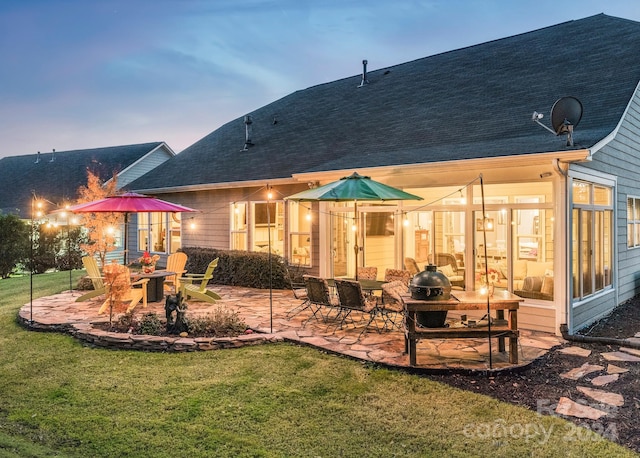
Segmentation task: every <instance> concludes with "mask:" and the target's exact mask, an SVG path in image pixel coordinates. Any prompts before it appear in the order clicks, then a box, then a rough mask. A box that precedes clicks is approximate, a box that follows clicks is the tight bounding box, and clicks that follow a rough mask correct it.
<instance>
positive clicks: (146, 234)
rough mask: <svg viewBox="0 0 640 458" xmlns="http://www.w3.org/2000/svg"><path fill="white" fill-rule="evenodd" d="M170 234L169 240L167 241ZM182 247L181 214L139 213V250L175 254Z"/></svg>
mask: <svg viewBox="0 0 640 458" xmlns="http://www.w3.org/2000/svg"><path fill="white" fill-rule="evenodd" d="M167 234H169V240H167ZM180 245H181V217H180V214H179V213H166V212H162V213H156V212H154V213H138V250H139V251H149V252H152V253H174V252H176V251H177V250H178V248H180Z"/></svg>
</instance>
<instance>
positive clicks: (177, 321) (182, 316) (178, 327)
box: [164, 291, 188, 334]
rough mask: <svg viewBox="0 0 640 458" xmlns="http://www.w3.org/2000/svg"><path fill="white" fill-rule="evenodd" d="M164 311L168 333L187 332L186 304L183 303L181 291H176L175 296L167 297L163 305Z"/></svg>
mask: <svg viewBox="0 0 640 458" xmlns="http://www.w3.org/2000/svg"><path fill="white" fill-rule="evenodd" d="M164 310H165V315H166V317H167V332H168V333H170V334H180V333H183V332H187V331H188V324H187V317H186V314H187V303H186V302H185V301H184V297H182V291H178V294H176V295H175V296H173V295H169V296H167V299H166V300H165V304H164ZM174 314H175V317H174Z"/></svg>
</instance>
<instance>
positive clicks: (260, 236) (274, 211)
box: [252, 201, 284, 256]
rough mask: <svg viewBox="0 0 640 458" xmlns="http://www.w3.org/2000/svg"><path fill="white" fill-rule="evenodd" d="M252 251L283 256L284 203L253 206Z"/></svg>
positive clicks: (263, 203)
mask: <svg viewBox="0 0 640 458" xmlns="http://www.w3.org/2000/svg"><path fill="white" fill-rule="evenodd" d="M252 229H253V231H252V235H253V251H264V252H268V251H269V243H271V252H272V253H275V254H279V255H280V256H284V202H282V201H277V202H268V203H267V202H256V203H254V204H253V228H252Z"/></svg>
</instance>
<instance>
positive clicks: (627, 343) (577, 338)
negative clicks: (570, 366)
mask: <svg viewBox="0 0 640 458" xmlns="http://www.w3.org/2000/svg"><path fill="white" fill-rule="evenodd" d="M560 333H561V334H562V338H563V339H565V340H568V341H569V342H580V343H595V344H600V345H620V346H623V347H629V348H638V349H640V342H637V341H635V340H631V339H630V338H626V339H617V338H615V337H596V336H583V335H581V334H569V329H568V328H567V325H566V324H561V325H560Z"/></svg>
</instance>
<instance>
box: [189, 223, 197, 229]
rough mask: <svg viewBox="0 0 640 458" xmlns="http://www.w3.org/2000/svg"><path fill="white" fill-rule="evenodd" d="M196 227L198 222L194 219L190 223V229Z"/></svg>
mask: <svg viewBox="0 0 640 458" xmlns="http://www.w3.org/2000/svg"><path fill="white" fill-rule="evenodd" d="M195 228H196V223H195V221H192V222H191V224H189V229H195Z"/></svg>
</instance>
